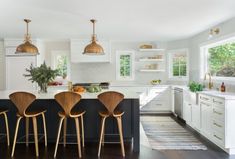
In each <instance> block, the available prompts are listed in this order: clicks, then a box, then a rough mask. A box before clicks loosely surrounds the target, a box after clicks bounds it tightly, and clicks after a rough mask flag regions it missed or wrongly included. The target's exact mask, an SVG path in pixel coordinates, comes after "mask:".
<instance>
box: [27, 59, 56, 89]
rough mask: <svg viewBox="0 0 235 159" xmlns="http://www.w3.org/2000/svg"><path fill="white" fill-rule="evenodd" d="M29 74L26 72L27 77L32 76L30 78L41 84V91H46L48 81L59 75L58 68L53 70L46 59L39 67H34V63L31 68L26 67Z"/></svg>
mask: <svg viewBox="0 0 235 159" xmlns="http://www.w3.org/2000/svg"><path fill="white" fill-rule="evenodd" d="M26 71H27V72H28V73H29V74H24V76H25V77H30V78H29V79H28V80H29V81H31V82H32V83H33V82H36V83H37V84H38V86H39V89H40V90H39V92H40V93H46V92H47V87H48V83H49V82H51V81H53V80H54V79H55V77H56V76H57V75H58V70H53V69H51V67H49V66H47V65H46V63H45V61H44V63H43V64H41V65H40V66H39V67H34V66H33V65H32V64H31V65H30V67H29V68H26Z"/></svg>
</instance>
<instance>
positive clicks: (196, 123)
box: [192, 104, 201, 131]
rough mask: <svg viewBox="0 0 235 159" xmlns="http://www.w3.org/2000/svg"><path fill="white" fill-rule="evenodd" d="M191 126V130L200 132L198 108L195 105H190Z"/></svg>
mask: <svg viewBox="0 0 235 159" xmlns="http://www.w3.org/2000/svg"><path fill="white" fill-rule="evenodd" d="M192 126H193V128H195V129H197V130H198V131H200V126H201V113H200V106H199V105H196V104H192Z"/></svg>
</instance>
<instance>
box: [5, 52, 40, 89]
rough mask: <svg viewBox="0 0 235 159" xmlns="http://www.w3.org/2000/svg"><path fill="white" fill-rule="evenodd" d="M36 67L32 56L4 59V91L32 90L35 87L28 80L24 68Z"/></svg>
mask: <svg viewBox="0 0 235 159" xmlns="http://www.w3.org/2000/svg"><path fill="white" fill-rule="evenodd" d="M31 64H33V65H34V66H35V65H36V58H35V57H34V56H12V57H7V58H6V89H7V90H34V89H36V88H35V85H34V84H32V82H31V81H28V78H26V77H24V74H27V72H26V70H25V69H26V68H29V66H30V65H31Z"/></svg>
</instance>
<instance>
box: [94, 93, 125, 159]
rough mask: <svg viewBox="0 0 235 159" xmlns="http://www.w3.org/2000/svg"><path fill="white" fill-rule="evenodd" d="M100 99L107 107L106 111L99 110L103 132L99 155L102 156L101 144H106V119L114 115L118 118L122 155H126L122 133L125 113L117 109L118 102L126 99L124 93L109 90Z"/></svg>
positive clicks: (100, 95)
mask: <svg viewBox="0 0 235 159" xmlns="http://www.w3.org/2000/svg"><path fill="white" fill-rule="evenodd" d="M98 99H99V101H100V102H101V103H102V104H103V105H104V106H105V107H106V109H107V110H106V111H100V112H99V115H100V116H101V133H100V141H99V150H98V157H100V150H101V144H102V143H103V144H104V134H105V133H104V130H105V119H106V118H107V117H114V118H116V120H117V124H118V130H119V136H120V143H121V149H122V156H123V157H125V149H124V142H123V134H122V115H123V114H124V112H121V111H117V110H115V108H116V107H117V106H118V104H119V103H120V102H121V101H122V100H123V99H124V95H123V94H121V93H119V92H114V91H108V92H104V93H101V94H99V95H98Z"/></svg>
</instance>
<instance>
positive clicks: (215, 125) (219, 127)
mask: <svg viewBox="0 0 235 159" xmlns="http://www.w3.org/2000/svg"><path fill="white" fill-rule="evenodd" d="M212 129H213V130H214V131H216V132H220V133H222V134H224V122H223V121H218V120H215V119H213V120H212Z"/></svg>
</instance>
